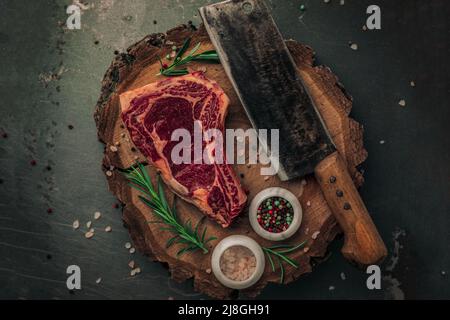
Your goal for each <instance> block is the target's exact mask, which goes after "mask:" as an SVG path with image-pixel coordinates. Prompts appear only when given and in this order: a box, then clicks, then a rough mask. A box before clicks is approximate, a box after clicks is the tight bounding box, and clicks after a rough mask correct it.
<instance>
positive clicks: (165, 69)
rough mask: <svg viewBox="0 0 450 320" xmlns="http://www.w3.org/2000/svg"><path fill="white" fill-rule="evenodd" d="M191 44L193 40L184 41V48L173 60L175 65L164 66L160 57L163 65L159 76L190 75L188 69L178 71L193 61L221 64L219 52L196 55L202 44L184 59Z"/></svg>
mask: <svg viewBox="0 0 450 320" xmlns="http://www.w3.org/2000/svg"><path fill="white" fill-rule="evenodd" d="M190 44H191V38H187V39H186V41H184V43H183V46H182V47H181V49H180V50H178V53H177V54H176V56H175V58H174V59H173V63H172V64H171V65H170V66H166V65H164V63H163V62H162V60H161V58H160V57H158V59H159V63H160V65H161V69H160V70H159V73H158V74H157V75H163V76H167V77H171V76H181V75H185V74H188V73H189V71H188V70H187V68H182V69H178V68H177V67H180V66H183V65H185V64H188V63H189V62H191V61H208V62H215V63H219V62H220V60H219V56H218V55H217V52H216V51H215V50H208V51H204V52H202V53H198V54H196V52H197V51H198V49H199V48H200V45H201V43H200V42H199V43H197V44H196V45H195V47H194V48H193V49H192V50H191V51H190V52H189V53H188V54H187V56H186V57H184V58H183V55H184V53H185V52H186V50H187V49H188V48H189V45H190Z"/></svg>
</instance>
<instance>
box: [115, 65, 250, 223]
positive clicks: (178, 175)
mask: <svg viewBox="0 0 450 320" xmlns="http://www.w3.org/2000/svg"><path fill="white" fill-rule="evenodd" d="M228 103H229V99H228V97H227V95H226V94H225V92H223V90H222V89H221V88H220V86H219V85H218V84H217V83H216V82H215V81H212V80H209V79H207V78H206V77H205V76H204V74H203V73H202V72H194V73H192V74H187V75H185V76H180V77H172V78H167V79H164V80H162V81H160V82H155V83H151V84H149V85H146V86H144V87H141V88H138V89H135V90H131V91H127V92H125V93H123V94H121V95H120V105H121V108H122V120H123V122H124V123H125V125H126V126H127V129H128V131H129V133H130V136H131V139H132V140H133V143H134V144H135V146H136V147H137V148H138V149H139V150H140V151H141V152H142V154H143V155H145V156H146V157H147V159H148V160H149V161H150V163H151V164H152V165H153V166H154V167H156V168H157V170H158V171H159V172H160V173H161V176H162V178H163V180H164V182H165V183H166V184H167V185H169V186H170V187H171V189H172V190H173V191H174V192H176V193H177V194H178V195H179V196H180V197H182V198H183V199H185V200H186V201H189V202H191V203H193V204H194V205H195V206H197V207H198V208H199V209H200V210H201V211H202V212H204V213H205V214H206V215H208V216H210V217H211V218H213V219H215V220H216V221H217V222H218V223H219V224H220V225H222V227H227V226H229V225H230V223H231V222H232V221H233V219H234V218H236V217H237V216H238V215H239V213H240V212H241V211H242V209H243V208H244V206H245V202H246V200H247V196H246V194H245V192H244V190H243V189H242V187H241V185H240V182H239V180H238V178H237V177H236V174H235V173H234V171H233V169H232V168H231V166H230V165H229V164H227V162H226V159H225V161H223V163H222V164H220V163H217V161H216V162H215V163H212V164H207V163H202V164H194V163H192V164H186V163H181V164H175V163H174V162H173V161H172V158H171V152H172V149H173V148H174V146H175V145H177V144H178V143H179V141H171V137H172V132H173V131H174V130H175V129H181V128H183V129H186V130H187V131H188V132H190V134H191V141H192V144H191V152H192V154H193V142H194V122H195V121H199V123H201V129H202V130H203V131H205V130H208V129H218V130H220V131H221V132H222V133H223V131H224V125H225V117H226V114H227V109H228ZM222 136H224V135H222ZM223 140H225V139H223ZM213 143H214V142H213ZM205 144H206V143H205V142H203V147H205ZM223 150H226V149H225V146H223ZM223 154H225V152H223ZM224 157H225V156H224Z"/></svg>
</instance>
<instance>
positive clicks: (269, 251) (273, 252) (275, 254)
mask: <svg viewBox="0 0 450 320" xmlns="http://www.w3.org/2000/svg"><path fill="white" fill-rule="evenodd" d="M305 243H306V241H303V242H302V243H300V244H298V245H296V246H290V245H286V244H281V245H276V246H272V247H268V248H266V247H263V248H262V249H263V251H264V253H265V254H266V255H267V259H268V260H269V262H270V266H271V267H272V272H275V263H274V260H276V262H277V264H278V266H279V267H280V283H283V281H284V266H283V261H284V262H286V263H287V264H289V265H290V266H292V267H294V268H298V264H297V262H295V261H294V260H292V259H291V258H289V257H288V256H287V255H286V254H288V253H291V252H293V251H295V250H297V249H300V248H302V247H303V246H304V245H305Z"/></svg>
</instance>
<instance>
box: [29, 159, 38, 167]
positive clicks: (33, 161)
mask: <svg viewBox="0 0 450 320" xmlns="http://www.w3.org/2000/svg"><path fill="white" fill-rule="evenodd" d="M30 164H31V165H32V166H33V167H34V166H35V165H36V164H37V161H36V160H34V159H33V160H31V161H30Z"/></svg>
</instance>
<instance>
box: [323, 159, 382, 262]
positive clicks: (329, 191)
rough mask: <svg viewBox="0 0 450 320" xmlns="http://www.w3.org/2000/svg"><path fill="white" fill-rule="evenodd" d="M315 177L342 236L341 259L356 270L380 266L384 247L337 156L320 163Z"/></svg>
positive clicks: (342, 161) (344, 166)
mask: <svg viewBox="0 0 450 320" xmlns="http://www.w3.org/2000/svg"><path fill="white" fill-rule="evenodd" d="M315 176H316V179H317V181H318V182H319V184H320V186H321V188H322V192H323V194H324V196H325V199H326V200H327V203H328V205H329V206H330V208H331V210H332V212H333V214H334V215H335V217H336V219H337V220H338V222H339V226H340V227H341V229H342V230H343V232H344V235H345V243H344V246H343V247H342V253H343V255H344V256H345V257H346V258H347V259H348V260H349V261H350V262H353V263H354V264H356V265H358V266H368V265H371V264H378V263H379V262H381V261H382V260H383V259H384V258H385V257H386V255H387V249H386V246H385V245H384V242H383V240H382V239H381V237H380V235H379V233H378V230H377V228H376V227H375V224H374V223H373V221H372V218H371V217H370V215H369V212H368V211H367V208H366V206H365V205H364V202H363V201H362V199H361V197H360V195H359V193H358V190H356V188H355V186H354V184H353V181H352V179H351V177H350V175H349V174H348V170H347V166H346V164H345V162H344V160H343V159H342V157H341V156H340V155H339V153H338V152H335V153H333V154H331V155H329V156H328V157H327V158H325V159H324V160H322V161H321V162H320V163H319V164H318V165H317V167H316V168H315Z"/></svg>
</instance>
